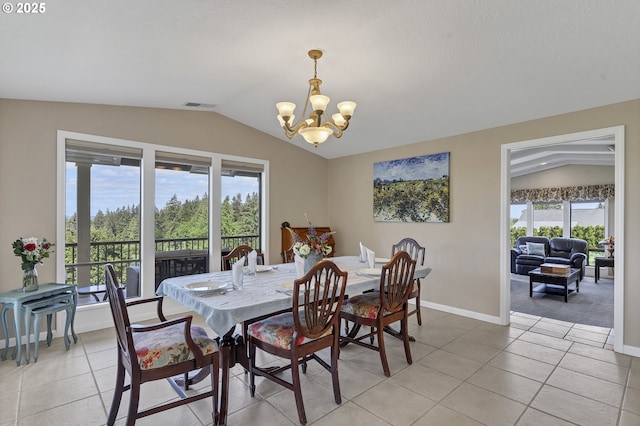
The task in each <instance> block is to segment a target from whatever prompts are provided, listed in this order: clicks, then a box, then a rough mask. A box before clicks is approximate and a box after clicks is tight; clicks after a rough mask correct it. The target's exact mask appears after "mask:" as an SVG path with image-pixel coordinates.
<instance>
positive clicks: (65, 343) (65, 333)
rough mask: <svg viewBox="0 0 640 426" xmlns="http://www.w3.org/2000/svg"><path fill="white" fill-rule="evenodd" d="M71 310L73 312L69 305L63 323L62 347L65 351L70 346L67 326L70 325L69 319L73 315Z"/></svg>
mask: <svg viewBox="0 0 640 426" xmlns="http://www.w3.org/2000/svg"><path fill="white" fill-rule="evenodd" d="M72 310H73V306H72V305H70V306H69V307H68V308H67V310H66V312H67V320H66V321H65V322H64V347H65V348H66V349H67V350H69V346H71V340H70V339H69V325H70V324H71V317H72V315H73V314H72V313H71V311H72ZM74 343H75V342H74Z"/></svg>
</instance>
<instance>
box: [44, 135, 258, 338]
mask: <svg viewBox="0 0 640 426" xmlns="http://www.w3.org/2000/svg"><path fill="white" fill-rule="evenodd" d="M67 139H76V140H86V141H89V142H95V143H102V144H107V145H120V146H122V145H124V146H129V147H134V148H139V149H141V150H142V162H141V164H140V167H141V200H140V203H141V208H142V211H141V224H140V227H141V230H140V238H141V241H142V245H141V249H140V250H141V258H142V261H143V262H142V265H143V268H142V270H141V273H140V281H141V283H142V286H141V292H142V293H141V294H142V297H151V296H153V294H154V291H155V284H154V281H155V280H154V278H155V270H154V251H155V245H154V240H155V210H154V208H148V207H147V208H146V209H145V207H144V206H155V158H156V152H158V151H161V152H169V153H175V154H184V155H190V156H199V157H204V158H209V159H210V160H211V167H210V173H209V191H210V194H211V197H210V200H211V209H212V210H211V212H219V211H220V205H221V201H220V194H221V184H220V175H221V164H222V161H223V160H229V161H236V162H244V163H254V164H261V165H262V166H263V172H262V179H261V182H262V197H261V200H262V205H261V208H262V221H263V222H262V228H261V231H262V247H263V250H265V251H266V250H267V249H268V244H267V242H268V241H269V239H268V238H269V234H268V226H267V224H268V223H269V222H268V217H269V216H268V201H267V199H268V191H267V188H268V181H269V180H268V176H269V161H268V160H262V159H257V158H249V157H240V156H235V155H225V154H218V153H213V152H207V151H199V150H192V149H185V148H179V147H171V146H164V145H156V144H152V143H145V142H138V141H132V140H126V139H118V138H111V137H105V136H97V135H91V134H84V133H76V132H70V131H66V130H58V132H57V147H56V153H57V159H56V161H57V163H56V165H57V172H56V184H57V187H56V189H57V194H56V200H57V202H58V203H57V208H56V241H59V242H61V243H60V244H61V246H62V247H63V248H62V249H61V253H64V241H65V215H66V211H65V209H66V172H65V170H66V168H65V163H66V161H65V158H66V155H65V145H66V140H67ZM214 216H215V217H214ZM209 217H210V221H209V241H210V242H211V243H210V244H209V254H210V256H211V257H210V258H211V259H219V258H220V255H221V252H220V233H221V222H220V215H219V214H215V215H214V214H210V215H209ZM267 255H268V253H266V252H265V256H267ZM211 263H212V264H211V265H210V268H211V270H216V269H219V268H220V265H219V263H218V262H211ZM65 275H66V274H65V267H64V255H58V256H56V281H57V282H65V279H66V276H65ZM167 302H168V301H167ZM165 305H167V303H166V302H165ZM168 305H169V309H167V314H172V313H183V312H187V311H185V310H184V309H183V308H181V307H180V306H173V305H172V304H170V303H169V304H168ZM64 315H65V313H64V312H60V313H58V314H57V316H56V324H64V320H65V318H64ZM134 315H135V317H134V316H132V317H131V319H132V320H133V321H141V320H145V319H150V318H154V317H156V307H155V305H153V306H141V307H140V309H137V310H136V312H135V313H134ZM74 325H75V328H76V331H77V332H87V331H92V330H99V329H103V328H110V327H113V320H112V318H111V312H110V309H109V305H108V304H106V303H100V304H94V305H85V306H80V307H78V309H77V311H76V317H75V321H74ZM58 328H59V327H57V328H56V330H55V331H54V336H55V337H60V336H62V333H63V330H59V329H58Z"/></svg>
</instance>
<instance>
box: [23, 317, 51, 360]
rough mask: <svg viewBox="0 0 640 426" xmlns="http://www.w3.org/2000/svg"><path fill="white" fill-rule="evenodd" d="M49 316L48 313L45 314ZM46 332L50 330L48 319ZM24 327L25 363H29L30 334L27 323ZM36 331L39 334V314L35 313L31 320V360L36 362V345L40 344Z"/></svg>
mask: <svg viewBox="0 0 640 426" xmlns="http://www.w3.org/2000/svg"><path fill="white" fill-rule="evenodd" d="M47 316H49V315H47ZM29 317H31V313H29ZM25 320H26V318H25ZM47 323H48V324H47V333H48V332H49V330H51V329H50V328H49V321H47ZM25 328H26V329H27V353H26V358H27V364H29V335H30V334H31V333H30V332H29V325H25ZM36 330H37V331H36ZM36 333H37V334H38V335H39V334H40V315H36V316H35V318H34V320H33V340H34V342H33V362H38V347H39V346H40V342H39V340H40V339H39V338H38V337H40V336H38V335H36Z"/></svg>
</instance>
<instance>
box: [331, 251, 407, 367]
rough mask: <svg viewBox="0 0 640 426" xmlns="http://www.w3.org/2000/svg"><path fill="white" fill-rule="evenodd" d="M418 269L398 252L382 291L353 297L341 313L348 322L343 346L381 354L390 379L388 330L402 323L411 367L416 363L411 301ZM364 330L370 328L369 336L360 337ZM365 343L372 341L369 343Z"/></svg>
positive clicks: (384, 270) (382, 278)
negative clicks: (411, 337) (350, 325)
mask: <svg viewBox="0 0 640 426" xmlns="http://www.w3.org/2000/svg"><path fill="white" fill-rule="evenodd" d="M415 268H416V261H415V260H413V259H412V258H411V256H410V255H409V253H407V252H406V251H398V252H396V253H395V254H394V255H393V257H392V258H391V260H390V261H389V262H388V263H387V264H386V265H384V266H383V267H382V272H381V274H380V287H379V289H378V291H372V292H368V293H363V294H358V295H356V296H352V297H349V298H348V299H347V300H345V302H344V304H343V305H342V310H341V312H340V318H341V319H344V320H345V321H347V327H345V330H346V332H347V333H346V335H344V336H342V337H341V346H345V345H347V344H349V343H354V344H357V345H360V346H363V347H365V348H369V349H373V350H375V351H378V352H379V353H380V360H381V361H382V369H383V370H384V375H385V376H387V377H389V376H390V375H391V373H390V371H389V362H388V361H387V354H386V349H385V345H384V329H385V327H387V326H388V325H390V324H393V323H394V322H397V321H400V336H401V337H402V341H403V342H404V353H405V357H406V358H407V363H409V364H411V363H412V360H411V348H410V347H409V331H408V321H407V319H408V317H409V307H408V302H407V300H408V299H409V295H410V294H411V291H412V287H413V274H414V272H415ZM348 322H352V323H354V325H353V328H352V329H351V330H349V328H348ZM361 326H366V327H369V332H368V333H365V334H361V335H358V332H359V331H360V327H361ZM374 337H377V341H378V345H377V346H376V345H374V344H373V338H374ZM364 339H370V340H371V341H370V342H365V341H364Z"/></svg>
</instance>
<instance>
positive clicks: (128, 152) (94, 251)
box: [64, 140, 142, 303]
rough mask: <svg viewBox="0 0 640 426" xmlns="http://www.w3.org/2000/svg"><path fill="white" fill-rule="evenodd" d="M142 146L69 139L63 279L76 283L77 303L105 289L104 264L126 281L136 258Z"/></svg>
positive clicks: (67, 144)
mask: <svg viewBox="0 0 640 426" xmlns="http://www.w3.org/2000/svg"><path fill="white" fill-rule="evenodd" d="M141 156H142V151H141V150H139V149H129V148H123V147H114V146H111V145H105V144H99V143H93V142H87V141H78V140H67V141H66V145H65V162H66V167H65V170H66V173H65V176H66V185H65V186H66V197H65V198H66V203H65V244H64V248H65V259H64V262H65V271H66V276H65V282H66V283H73V284H77V285H78V293H79V295H80V300H79V302H80V303H84V302H87V303H91V302H97V301H100V300H101V299H100V297H99V296H100V295H104V294H106V293H105V292H104V290H105V289H104V287H102V288H100V287H99V286H98V285H99V284H101V283H102V282H103V277H104V265H105V264H106V263H112V264H113V265H114V267H115V268H116V271H117V272H118V278H119V279H120V280H121V281H122V282H126V280H127V275H126V267H127V266H129V265H139V263H140V158H141Z"/></svg>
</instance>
